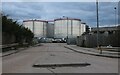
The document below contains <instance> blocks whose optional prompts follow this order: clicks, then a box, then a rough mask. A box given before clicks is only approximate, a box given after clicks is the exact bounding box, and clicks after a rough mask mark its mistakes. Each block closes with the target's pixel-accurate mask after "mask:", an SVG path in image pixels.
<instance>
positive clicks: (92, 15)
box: [2, 2, 115, 26]
mask: <svg viewBox="0 0 120 75" xmlns="http://www.w3.org/2000/svg"><path fill="white" fill-rule="evenodd" d="M2 6H3V11H4V12H5V13H6V14H10V16H11V17H13V18H16V19H19V20H24V19H34V18H36V19H40V18H41V19H47V20H50V19H55V18H59V17H62V16H68V17H73V18H80V19H81V20H82V21H83V22H86V23H88V25H90V26H96V4H95V2H46V3H44V2H11V3H3V5H2ZM114 6H115V3H109V2H108V3H100V4H99V16H100V23H101V24H103V25H104V24H114V22H112V21H114V18H113V17H114V9H112V8H114Z"/></svg>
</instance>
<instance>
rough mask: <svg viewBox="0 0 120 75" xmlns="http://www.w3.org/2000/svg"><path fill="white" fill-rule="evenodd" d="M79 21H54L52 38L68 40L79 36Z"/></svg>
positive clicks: (67, 19)
mask: <svg viewBox="0 0 120 75" xmlns="http://www.w3.org/2000/svg"><path fill="white" fill-rule="evenodd" d="M80 26H81V20H80V19H75V18H59V19H55V20H54V38H69V37H77V36H79V35H80Z"/></svg>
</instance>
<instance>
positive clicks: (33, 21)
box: [33, 19, 35, 34]
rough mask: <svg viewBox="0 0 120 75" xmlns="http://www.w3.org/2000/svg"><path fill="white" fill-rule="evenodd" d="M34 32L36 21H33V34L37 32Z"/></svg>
mask: <svg viewBox="0 0 120 75" xmlns="http://www.w3.org/2000/svg"><path fill="white" fill-rule="evenodd" d="M34 30H35V23H34V19H33V33H34V32H35V31H34ZM34 34H35V33H34Z"/></svg>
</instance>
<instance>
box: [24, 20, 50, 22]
mask: <svg viewBox="0 0 120 75" xmlns="http://www.w3.org/2000/svg"><path fill="white" fill-rule="evenodd" d="M30 21H36V22H48V21H46V20H24V21H23V22H30Z"/></svg>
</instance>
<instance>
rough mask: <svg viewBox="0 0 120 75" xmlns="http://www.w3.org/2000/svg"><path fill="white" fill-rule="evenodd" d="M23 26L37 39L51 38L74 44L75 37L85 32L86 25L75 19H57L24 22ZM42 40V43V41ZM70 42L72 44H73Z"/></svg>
mask: <svg viewBox="0 0 120 75" xmlns="http://www.w3.org/2000/svg"><path fill="white" fill-rule="evenodd" d="M23 25H24V26H25V27H26V28H28V29H30V30H31V31H32V32H33V33H34V37H37V38H39V39H44V40H46V38H53V39H54V40H55V39H56V40H58V39H59V40H60V39H61V40H62V41H66V40H67V41H68V42H71V41H72V40H73V41H74V42H75V40H76V38H77V36H81V35H82V34H83V33H84V32H86V23H83V22H82V23H81V20H80V19H77V18H68V17H66V18H65V17H63V18H57V19H54V20H51V21H44V20H24V21H23ZM44 40H43V41H44ZM73 41H72V42H73Z"/></svg>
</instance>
